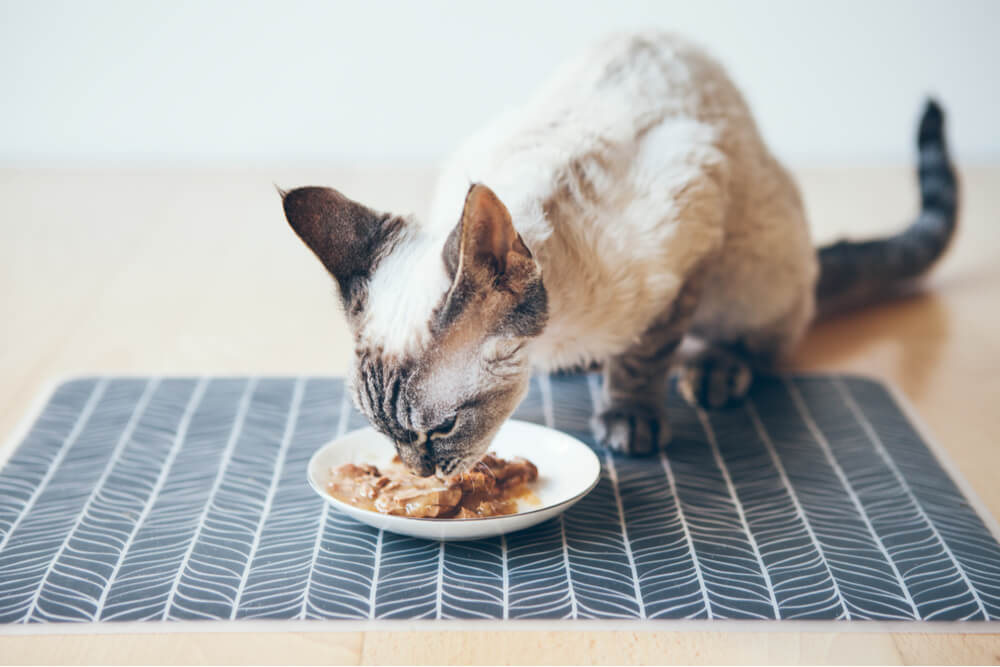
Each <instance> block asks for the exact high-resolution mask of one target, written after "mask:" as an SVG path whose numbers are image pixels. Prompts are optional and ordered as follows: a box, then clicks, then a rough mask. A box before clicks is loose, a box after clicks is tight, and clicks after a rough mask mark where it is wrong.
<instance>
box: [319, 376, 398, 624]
mask: <svg viewBox="0 0 1000 667" xmlns="http://www.w3.org/2000/svg"><path fill="white" fill-rule="evenodd" d="M339 397H340V410H339V411H338V420H337V431H336V432H337V434H343V433H344V432H346V431H347V430H349V429H353V428H359V427H361V426H364V425H367V423H366V422H365V419H364V417H362V416H361V415H360V414H359V413H358V412H357V411H356V410H354V409H353V407H352V406H351V402H350V397H349V395H348V393H347V392H346V391H344V390H343V389H341V391H340V392H339ZM322 444H323V443H322V442H321V443H319V445H322ZM319 445H317V446H319ZM322 504H323V507H322V509H318V510H317V511H316V512H315V513H314V514H313V515H312V516H314V517H316V516H318V517H319V523H318V525H317V528H318V532H316V533H315V534H314V535H313V537H314V541H313V543H312V545H311V549H310V553H311V554H312V559H311V568H310V571H309V575H308V577H307V579H306V588H305V594H304V597H303V602H302V609H301V617H302V618H370V617H372V616H374V614H375V610H374V609H373V608H372V606H371V603H372V601H373V598H374V592H373V589H374V588H375V587H376V586H377V585H378V569H379V559H380V558H381V553H380V551H381V550H380V538H379V531H378V530H376V529H374V528H372V527H371V526H367V525H365V524H363V523H360V522H358V521H355V520H354V519H351V518H350V517H348V516H346V515H344V514H341V513H340V512H338V511H336V510H334V509H333V508H332V507H331V506H330V504H329V503H325V502H324V503H322ZM311 530H312V529H310V534H312V532H311Z"/></svg>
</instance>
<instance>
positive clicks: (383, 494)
mask: <svg viewBox="0 0 1000 667" xmlns="http://www.w3.org/2000/svg"><path fill="white" fill-rule="evenodd" d="M536 479H538V469H537V468H536V467H535V465H534V464H533V463H531V461H528V460H527V459H523V458H520V457H517V458H513V459H510V460H504V459H501V458H499V457H497V456H496V455H494V454H493V453H489V454H487V455H486V456H485V457H484V458H483V460H482V461H480V462H479V463H477V464H476V466H475V467H474V468H473V470H470V471H469V472H465V473H461V474H459V475H455V476H453V477H451V478H449V479H446V480H441V479H438V478H437V477H418V476H417V475H414V474H413V473H412V472H410V471H409V469H407V468H406V466H404V465H403V463H402V462H401V461H400V460H399V457H398V456H397V457H395V458H394V459H393V460H392V463H391V464H390V465H388V466H383V467H382V469H381V470H379V469H378V468H376V467H375V466H373V465H367V464H363V465H356V464H353V463H345V464H344V465H341V466H338V467H336V468H334V469H333V470H332V471H331V475H330V481H329V482H328V483H327V491H328V492H329V493H330V495H332V496H333V497H335V498H337V499H339V500H342V501H343V502H345V503H349V504H351V505H354V506H355V507H361V508H363V509H367V510H371V511H373V512H381V513H382V514H394V515H398V516H408V517H415V518H424V519H481V518H485V517H491V516H501V515H505V514H516V513H517V511H518V506H519V502H520V501H525V502H532V501H534V504H537V498H535V496H534V494H533V493H532V492H531V488H530V485H531V483H532V482H534V481H535V480H536Z"/></svg>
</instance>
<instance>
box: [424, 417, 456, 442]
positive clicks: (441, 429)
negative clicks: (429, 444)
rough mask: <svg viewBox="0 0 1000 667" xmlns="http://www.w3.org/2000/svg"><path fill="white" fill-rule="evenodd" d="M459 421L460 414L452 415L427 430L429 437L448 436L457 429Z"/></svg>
mask: <svg viewBox="0 0 1000 667" xmlns="http://www.w3.org/2000/svg"><path fill="white" fill-rule="evenodd" d="M457 423H458V415H455V416H453V417H450V418H448V419H446V420H444V421H443V422H441V423H440V424H438V425H437V426H435V427H434V428H432V429H431V430H429V431H427V437H428V438H430V439H432V440H433V439H435V438H447V437H448V436H449V435H451V434H452V433H453V432H454V431H455V425H456V424H457Z"/></svg>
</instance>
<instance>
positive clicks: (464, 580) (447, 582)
mask: <svg viewBox="0 0 1000 667" xmlns="http://www.w3.org/2000/svg"><path fill="white" fill-rule="evenodd" d="M441 558H442V560H441V588H440V590H439V593H440V595H441V600H440V604H441V614H440V617H441V618H501V617H502V616H503V604H504V579H503V552H502V544H501V540H500V538H499V537H497V538H493V539H489V540H477V541H475V542H450V543H444V542H443V543H442V552H441Z"/></svg>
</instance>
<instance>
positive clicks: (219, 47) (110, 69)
mask: <svg viewBox="0 0 1000 667" xmlns="http://www.w3.org/2000/svg"><path fill="white" fill-rule="evenodd" d="M643 27H660V28H666V29H670V30H675V31H678V32H681V33H683V34H686V35H688V36H690V37H692V38H694V39H695V40H697V41H699V42H701V43H702V44H704V45H705V46H707V47H708V48H709V49H710V50H711V51H712V52H713V53H714V54H715V55H716V56H717V57H718V58H719V59H720V60H721V61H723V62H724V63H725V64H726V65H727V67H728V68H729V70H730V72H731V74H732V76H733V77H734V79H735V80H736V81H737V83H738V84H739V85H740V86H741V87H742V89H743V90H744V92H745V94H746V96H747V98H748V99H749V101H750V103H751V105H752V107H753V109H754V110H755V112H756V114H757V117H758V120H759V123H760V125H761V127H762V130H763V132H764V134H765V136H766V138H767V139H768V141H769V142H770V143H771V145H772V146H773V148H774V150H775V151H776V153H777V154H778V155H779V156H780V157H781V158H782V159H784V160H786V161H788V162H790V163H792V164H795V165H814V164H820V165H827V164H895V163H901V162H909V161H910V160H911V159H912V154H913V148H912V142H913V136H912V134H913V124H914V122H915V119H916V117H917V113H918V110H919V107H920V104H921V100H922V99H923V97H924V96H925V95H926V94H927V93H933V94H935V95H937V96H939V97H940V99H941V100H943V102H944V104H945V105H946V107H947V109H948V111H949V112H950V114H951V119H952V125H951V135H952V140H953V146H954V149H955V153H956V156H957V157H958V158H959V159H960V160H961V161H963V162H964V163H966V164H968V163H982V162H995V161H997V159H998V158H1000V83H998V81H1000V77H998V72H997V70H998V64H1000V39H998V38H997V32H998V30H1000V2H995V1H990V0H981V1H971V0H968V1H955V2H940V1H932V0H921V1H916V0H878V1H849V2H844V1H838V2H822V3H820V2H807V1H802V0H781V1H775V2H749V1H739V0H735V1H718V2H693V1H690V2H670V1H665V0H660V1H655V2H639V1H634V0H612V1H597V0H569V1H543V0H505V1H503V2H481V1H472V0H465V1H457V2H445V1H429V0H421V1H413V2H407V1H403V0H400V1H393V2H389V1H369V2H346V1H345V2H312V1H304V0H300V1H288V0H285V1H282V2H253V1H246V2H235V1H233V2H224V1H220V0H203V1H198V2H147V1H119V2H115V1H109V0H103V1H95V0H91V1H88V2H77V1H62V2H55V1H52V0H23V1H20V2H13V1H10V0H0V59H2V60H0V62H2V68H0V90H2V91H3V92H2V99H3V102H2V103H0V163H4V164H7V165H11V164H14V165H17V164H32V163H41V164H52V163H58V164H67V163H68V164H76V163H85V164H89V163H113V164H137V163H161V164H162V163H182V164H184V163H192V162H195V163H209V164H234V163H235V164H259V163H269V162H282V163H297V162H308V163H317V162H318V163H326V164H339V165H352V164H361V163H364V164H376V165H383V164H386V163H407V164H429V163H433V162H436V161H438V160H440V159H441V158H442V157H443V156H444V155H446V154H447V153H448V152H449V151H450V150H452V149H453V148H454V147H455V146H456V145H457V143H458V142H459V141H460V140H461V138H462V137H463V136H464V135H466V134H468V133H469V132H471V131H473V130H474V129H475V128H476V127H477V126H479V125H480V124H482V123H483V122H484V121H485V120H486V119H487V118H488V117H489V116H490V115H492V114H493V113H495V112H496V111H497V110H498V109H500V108H501V107H503V106H504V105H509V104H516V103H517V102H518V101H520V100H523V99H524V98H525V97H526V96H527V95H529V94H530V92H531V91H532V90H533V89H534V88H535V87H536V86H537V85H538V84H540V83H541V82H542V80H543V79H544V77H545V76H546V75H547V73H548V72H549V71H550V70H551V69H552V68H553V66H554V65H556V64H557V63H558V61H559V60H561V59H562V58H564V57H566V56H567V55H569V54H571V53H572V52H573V51H575V50H577V49H580V48H581V47H583V46H585V45H586V44H587V43H588V42H591V41H593V40H594V39H595V38H598V37H600V36H601V35H602V34H604V33H606V32H608V31H610V30H614V29H630V28H643Z"/></svg>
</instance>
